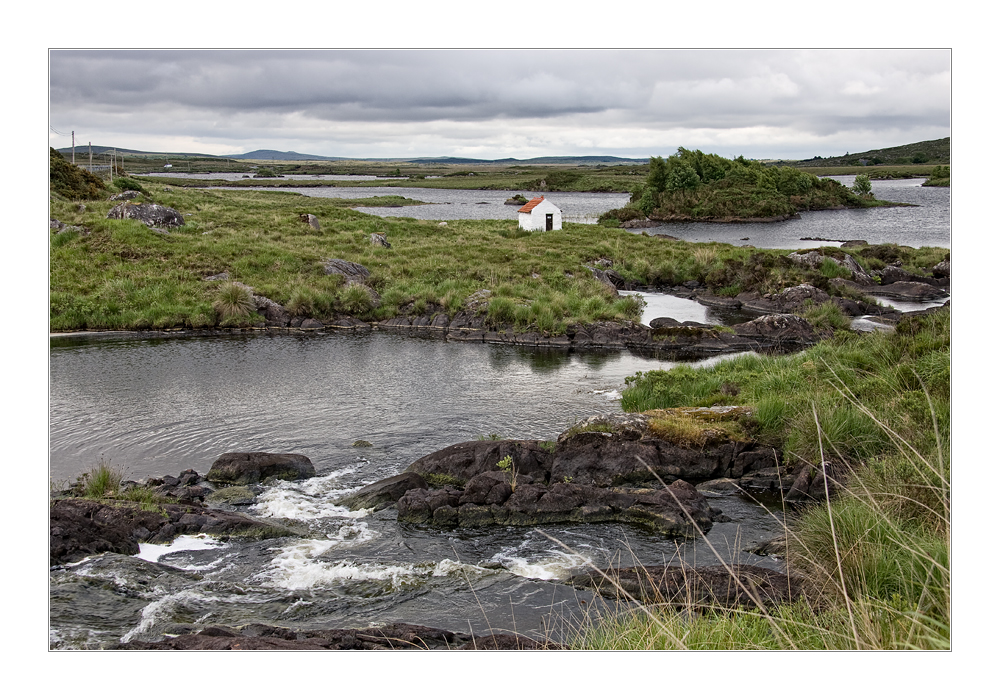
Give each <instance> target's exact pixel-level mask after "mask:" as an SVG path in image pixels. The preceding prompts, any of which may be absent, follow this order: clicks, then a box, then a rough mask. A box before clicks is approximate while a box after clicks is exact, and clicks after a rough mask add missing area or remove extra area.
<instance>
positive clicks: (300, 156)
mask: <svg viewBox="0 0 1000 700" xmlns="http://www.w3.org/2000/svg"><path fill="white" fill-rule="evenodd" d="M56 150H57V151H59V153H61V154H63V155H64V156H67V157H69V155H70V152H71V150H72V149H71V148H57V149H56ZM90 150H91V153H93V155H95V156H96V155H102V154H104V153H106V152H108V151H117V152H118V153H124V154H126V155H134V156H152V157H161V158H164V157H178V156H181V157H186V158H216V159H220V160H276V161H297V160H312V161H317V160H318V161H335V160H354V161H365V162H380V163H416V164H422V165H429V164H435V165H596V164H598V163H605V164H609V165H618V164H630V163H647V162H648V160H649V159H648V158H619V157H618V156H542V157H539V158H525V159H523V160H522V159H518V158H499V159H495V160H489V159H485V158H455V157H452V156H437V157H433V156H422V157H417V158H344V157H341V156H317V155H311V154H308V153H296V152H295V151H274V150H270V149H259V150H256V151H250V152H249V153H233V154H230V155H224V156H212V155H207V154H205V153H174V152H171V153H162V152H154V151H137V150H135V149H132V148H116V147H114V146H91V147H90ZM81 153H82V154H84V155H86V153H87V146H85V145H84V146H80V145H77V147H76V155H77V157H79V156H80V154H81Z"/></svg>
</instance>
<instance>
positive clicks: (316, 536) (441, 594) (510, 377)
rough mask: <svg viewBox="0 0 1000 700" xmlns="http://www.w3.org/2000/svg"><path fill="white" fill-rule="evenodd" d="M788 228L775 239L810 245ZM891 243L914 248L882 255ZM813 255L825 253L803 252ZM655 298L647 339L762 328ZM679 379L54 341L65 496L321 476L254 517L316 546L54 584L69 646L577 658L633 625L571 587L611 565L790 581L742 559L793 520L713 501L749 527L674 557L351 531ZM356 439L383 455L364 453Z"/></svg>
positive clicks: (527, 537)
mask: <svg viewBox="0 0 1000 700" xmlns="http://www.w3.org/2000/svg"><path fill="white" fill-rule="evenodd" d="M874 184H875V186H876V194H877V195H878V196H885V193H883V192H879V190H880V189H882V185H883V184H888V185H890V186H893V187H894V188H899V189H900V190H901V189H902V188H903V187H907V188H909V189H908V192H907V193H906V194H907V196H911V197H913V198H921V197H922V198H925V199H924V200H922V201H923V202H924V203H923V204H921V206H920V207H919V208H906V209H896V210H895V212H896V213H895V214H893V215H892V216H896V217H897V219H898V217H900V216H902V217H904V222H908V223H904V228H905V229H907V230H910V229H912V228H916V229H920V230H921V231H922V233H920V234H919V235H916V236H913V235H909V234H905V233H904V234H901V238H902V240H899V241H898V242H901V243H905V244H907V245H928V244H932V245H942V246H948V245H950V234H949V229H950V226H948V221H949V218H950V217H949V214H948V204H949V198H948V193H947V191H933V192H930V193H928V189H929V188H922V189H923V191H922V192H920V191H919V190H921V188H919V187H917V188H915V189H914V187H913V183H912V182H910V181H907V183H906V184H905V185H902V184H900V183H874ZM324 189H326V188H324ZM330 189H337V188H330ZM392 189H393V191H392V192H391V193H392V194H403V193H402V192H400V191H399V189H400V188H392ZM424 192H434V193H435V194H447V195H450V196H454V192H453V191H435V190H425V191H424ZM304 193H308V194H310V195H311V196H315V195H316V191H315V190H311V191H305V192H304ZM357 194H360V192H359V191H357V190H355V191H353V192H351V196H356V195H357ZM366 194H374V192H366ZM476 194H477V196H478V197H483V196H484V195H488V194H490V193H481V192H479V193H476ZM492 194H496V193H492ZM528 194H530V193H528ZM407 196H409V195H407ZM555 196H556V195H553V199H555ZM885 198H889V197H885ZM580 199H581V201H583V200H584V199H585V198H580ZM447 201H450V200H447ZM897 201H902V200H900V199H897ZM478 206H482V205H478ZM508 209H509V208H508ZM583 209H586V206H583ZM886 211H888V210H886ZM391 212H392V215H398V214H399V213H400V210H399V209H393V210H391ZM814 214H817V215H823V216H824V217H825V216H826V215H828V214H829V215H834V214H835V215H838V216H840V217H845V216H846V217H854V216H855V215H856V214H869V215H871V216H869V217H868V219H867V220H868V221H869V223H872V224H873V225H875V227H876V228H878V226H879V225H881V224H878V222H879V221H880V219H878V218H877V216H879V215H882V214H881V213H880V212H871V211H866V212H815V213H814ZM906 217H910V218H909V219H907V218H906ZM458 218H461V217H458ZM804 219H805V215H804ZM913 219H916V220H920V219H923V224H925V226H924V227H923V228H921V226H920V222H919V221H913ZM851 220H852V221H854V223H855V224H856V223H857V220H855V219H851ZM942 221H943V222H945V223H944V225H943V229H942V226H941V225H940V224H941V222H942ZM846 222H847V220H843V221H842V223H841V225H839V226H838V227H836V228H835V233H841V232H847V233H849V234H850V235H847V236H841V235H833V234H828V237H830V238H841V237H844V238H851V237H867V236H864V235H863V234H861V235H858V234H859V232H858V230H857V229H854V228H853V226H848V225H847V223H846ZM786 223H787V224H792V225H796V224H798V225H800V229H799V231H802V230H812V229H809V228H801V220H796V221H792V222H786ZM898 223H899V221H897V224H898ZM704 226H705V227H707V229H711V230H713V231H715V233H716V235H719V233H720V232H724V236H737V240H738V238H739V237H742V236H740V232H741V230H742V231H754V230H757V228H756V226H755V225H745V226H740V227H730V226H718V225H704ZM769 226H782V225H769ZM682 229H683V230H684V231H686V232H687V234H686V235H682V236H680V237H683V238H689V239H691V240H695V239H698V237H699V236H701V235H702V230H703V229H702V228H701V227H698V226H694V227H688V228H684V227H682ZM682 229H676V228H671V232H672V233H673V232H674V231H680V230H682ZM707 229H705V230H707ZM777 230H778V229H774V228H772V229H771V231H777ZM783 230H784V231H785V233H784V234H780V235H777V236H772V239H773V240H785V239H789V240H788V242H790V240H791V238H792V236H790V235H788V229H787V227H786V228H785V229H783ZM820 230H826V229H822V228H821V229H820ZM675 235H676V234H675ZM743 235H746V234H743ZM804 235H808V234H804ZM795 238H796V239H797V236H796V237H795ZM883 238H887V239H888V240H894V239H895V238H897V237H894V236H888V237H886V236H874V235H873V236H870V237H869V239H870V240H872V242H881V240H882V239H883ZM804 245H821V244H820V243H813V244H800V243H797V242H796V243H794V244H790V245H788V246H787V247H791V248H796V247H801V246H804ZM645 296H646V299H647V309H646V313H645V314H644V316H643V322H645V323H648V322H649V320H650V319H651V318H653V317H656V316H671V317H673V318H675V319H677V320H679V321H688V320H692V321H699V322H708V323H716V324H723V325H729V324H732V323H738V322H739V321H740V320H745V319H739V318H733V317H731V316H720V315H719V314H720V313H722V312H720V311H719V310H716V309H709V308H706V307H703V306H701V305H699V304H697V303H696V302H693V301H688V300H684V299H678V298H676V297H669V296H667V295H662V294H647V295H645ZM888 303H890V304H892V303H893V302H888ZM924 306H928V305H924ZM905 310H912V309H911V308H907V309H905ZM717 361H718V358H714V359H712V360H705V361H701V362H699V363H695V364H706V363H710V362H717ZM676 364H678V363H676V362H670V361H665V360H660V359H658V358H655V357H642V356H639V355H636V354H632V353H629V352H617V351H615V352H587V353H584V352H563V351H546V350H535V349H528V348H521V347H515V346H508V345H487V344H480V343H460V342H446V341H441V340H423V339H416V338H409V337H404V336H400V335H394V334H391V333H386V332H379V331H373V332H366V333H358V334H352V333H335V332H329V333H325V332H320V333H316V334H314V335H310V336H298V335H277V336H267V335H258V336H250V337H211V338H203V337H187V338H177V339H169V340H164V339H136V338H134V337H130V336H128V335H121V336H118V335H115V334H69V335H65V336H58V337H57V336H54V337H53V338H52V339H51V342H50V354H49V370H50V393H49V406H50V409H49V421H50V423H49V440H50V442H49V450H50V453H49V454H50V456H49V473H50V478H51V480H52V482H53V483H54V484H56V485H59V484H65V483H67V482H68V481H70V480H72V479H73V478H75V477H76V476H77V475H78V474H80V473H81V472H83V471H85V470H87V469H89V468H91V467H93V466H94V465H96V464H97V463H98V461H99V460H101V459H104V460H107V461H108V462H110V463H112V464H114V465H120V466H122V467H124V469H125V470H126V472H127V476H128V477H129V478H131V479H141V478H143V477H147V476H163V475H166V474H170V475H177V474H179V473H180V472H181V471H182V470H184V469H194V470H196V471H197V472H199V473H200V474H205V473H206V472H207V471H208V469H209V467H210V466H211V464H212V462H213V461H214V460H215V459H216V458H217V457H218V456H219V455H221V454H222V453H224V452H230V451H267V452H297V453H301V454H304V455H306V456H308V457H309V458H310V459H311V460H312V462H313V464H314V465H315V467H316V470H317V476H316V477H315V478H312V479H309V480H306V481H302V482H280V483H278V484H276V485H273V486H271V487H269V488H268V489H267V490H266V491H265V492H264V493H263V494H262V495H261V496H260V497H258V499H257V502H256V504H254V505H253V506H248V507H245V508H244V510H246V511H247V512H248V513H250V514H251V515H254V516H258V517H263V518H273V519H277V520H279V521H280V522H282V523H285V524H290V525H293V526H295V527H296V528H298V529H299V530H300V531H302V532H303V533H304V534H303V535H302V536H299V537H288V538H281V539H275V540H265V541H260V542H228V543H222V542H218V541H214V540H212V539H210V538H193V537H180V538H178V539H177V540H175V541H174V543H173V544H172V545H170V546H151V545H143V546H142V551H141V552H140V554H139V555H137V556H131V557H130V556H124V555H118V554H102V555H99V556H95V557H90V558H88V559H85V560H84V561H82V562H79V563H76V564H72V565H68V566H57V567H53V568H52V570H51V571H50V590H49V593H50V597H49V601H50V627H49V637H50V646H51V647H52V648H100V647H102V646H106V645H109V644H114V643H116V642H119V641H129V640H132V639H139V640H150V641H152V640H156V639H160V638H162V637H163V635H165V634H181V633H184V632H187V631H192V630H197V629H200V628H201V627H204V626H207V625H211V624H215V625H231V626H237V625H244V624H249V623H254V622H260V623H265V624H271V625H278V626H283V627H291V628H301V629H305V628H313V629H324V628H334V627H339V628H350V627H357V628H360V627H369V626H373V625H379V624H384V623H390V622H408V623H413V624H421V625H428V626H433V627H442V628H446V629H450V630H453V631H456V632H472V633H474V634H477V635H478V634H486V633H489V632H490V631H495V632H498V631H513V632H517V633H521V634H527V635H529V636H536V637H540V636H548V637H550V638H553V639H567V638H570V637H571V636H572V634H573V630H574V629H575V626H576V625H578V624H579V623H580V622H581V621H582V620H584V619H586V618H587V616H588V615H593V614H613V609H611V608H609V607H608V606H609V605H611V604H609V603H604V602H602V601H600V600H595V597H594V596H593V595H592V594H590V593H588V592H585V591H578V590H576V589H573V588H571V587H569V586H567V585H565V584H564V583H561V582H560V581H561V580H564V579H565V578H567V577H568V576H570V575H572V574H576V573H582V572H584V571H586V570H587V569H588V568H589V567H590V566H591V565H595V566H599V567H604V566H609V565H615V566H631V565H635V564H643V565H657V564H664V563H670V562H676V561H678V560H680V559H683V560H684V561H686V562H688V563H691V564H695V563H696V564H698V565H709V564H715V563H717V558H716V553H718V554H719V555H720V556H721V557H723V558H724V559H727V560H729V561H735V560H739V561H741V562H747V563H752V564H757V565H760V566H766V567H770V568H775V569H779V568H780V566H781V563H780V562H779V561H778V560H775V559H772V558H769V557H760V556H757V555H754V554H749V553H747V552H746V551H744V550H745V549H746V548H748V547H749V546H750V545H753V544H755V543H758V542H761V541H765V540H768V539H771V538H772V537H774V536H775V535H777V534H778V533H779V531H780V519H781V505H780V503H769V504H760V503H757V502H754V501H753V500H751V499H748V498H743V497H739V496H725V497H713V498H712V505H713V506H714V507H716V508H719V509H720V510H722V512H723V513H724V514H726V515H727V516H729V517H730V518H731V522H718V523H716V524H715V525H714V526H713V527H712V529H711V530H710V532H709V533H708V536H707V538H706V539H707V541H706V540H701V541H694V540H687V541H683V540H676V541H675V540H670V539H665V538H663V537H661V536H656V535H652V534H650V533H647V532H645V531H643V530H641V529H638V528H634V527H630V526H624V525H620V524H603V525H565V526H552V527H546V528H544V531H542V530H536V529H532V528H517V527H505V528H491V529H482V530H476V529H456V530H437V529H434V528H432V527H428V526H417V525H403V524H399V523H397V522H396V511H395V509H394V508H388V509H385V510H381V511H376V512H370V511H355V512H350V511H347V510H346V509H344V508H341V507H338V506H336V505H334V501H335V500H336V499H338V498H339V497H341V496H343V495H344V494H347V493H350V492H351V491H354V490H356V489H358V488H360V487H362V486H364V485H366V484H370V483H372V482H374V481H377V480H379V479H382V478H385V477H388V476H392V475H394V474H397V473H399V472H401V471H403V470H404V469H405V468H406V467H407V466H408V465H409V464H410V463H412V462H413V461H414V460H416V459H417V458H419V457H422V456H424V455H427V454H429V453H431V452H433V451H435V450H438V449H441V448H443V447H446V446H448V445H451V444H454V443H457V442H462V441H465V440H475V439H477V438H478V437H479V436H489V435H500V436H503V437H508V438H538V439H543V440H554V439H555V438H556V436H557V435H558V434H559V433H560V432H562V431H563V430H565V429H566V428H568V427H569V426H570V425H571V424H572V423H573V422H574V421H575V420H577V419H580V418H583V417H585V416H588V415H593V414H596V413H602V412H611V411H618V410H620V407H619V403H618V399H619V398H620V396H621V391H622V389H624V386H625V385H624V380H625V378H626V377H628V376H630V375H632V374H634V373H636V372H639V371H643V372H645V371H648V370H652V369H667V368H670V367H672V366H675V365H676ZM356 440H366V441H368V442H370V443H372V445H373V446H372V447H364V448H360V447H353V446H352V445H353V443H354V442H355V441H356ZM772 511H773V512H772ZM554 540H558V543H557V542H556V541H554ZM595 611H596V612H595Z"/></svg>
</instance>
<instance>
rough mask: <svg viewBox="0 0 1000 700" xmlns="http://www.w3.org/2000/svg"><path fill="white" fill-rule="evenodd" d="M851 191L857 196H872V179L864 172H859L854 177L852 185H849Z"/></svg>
mask: <svg viewBox="0 0 1000 700" xmlns="http://www.w3.org/2000/svg"><path fill="white" fill-rule="evenodd" d="M851 191H852V192H854V193H855V194H856V195H858V196H859V197H865V198H870V197H872V196H873V195H872V181H871V178H870V177H868V176H867V175H865V174H864V173H859V174H858V175H856V176H855V177H854V185H853V186H852V187H851Z"/></svg>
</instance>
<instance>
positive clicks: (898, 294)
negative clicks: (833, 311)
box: [830, 279, 951, 301]
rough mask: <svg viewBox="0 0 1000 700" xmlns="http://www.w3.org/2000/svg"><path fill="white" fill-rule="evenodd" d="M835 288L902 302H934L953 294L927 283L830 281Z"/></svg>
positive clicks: (944, 288) (945, 288) (946, 289)
mask: <svg viewBox="0 0 1000 700" xmlns="http://www.w3.org/2000/svg"><path fill="white" fill-rule="evenodd" d="M830 284H831V286H833V287H842V286H846V287H851V288H852V289H854V290H855V291H856V292H860V293H861V294H868V295H872V296H881V297H886V298H889V299H899V300H901V301H934V300H935V299H944V298H945V297H947V296H948V295H949V294H950V293H951V292H950V291H949V290H948V288H947V287H941V286H937V285H931V284H927V283H926V282H893V283H892V284H886V285H871V286H865V285H859V284H855V283H853V282H851V281H849V280H840V279H835V280H831V281H830Z"/></svg>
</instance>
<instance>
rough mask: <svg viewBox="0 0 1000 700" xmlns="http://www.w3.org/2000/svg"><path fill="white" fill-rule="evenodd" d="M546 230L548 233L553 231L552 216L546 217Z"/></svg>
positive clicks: (547, 215)
mask: <svg viewBox="0 0 1000 700" xmlns="http://www.w3.org/2000/svg"><path fill="white" fill-rule="evenodd" d="M545 230H546V231H551V230H552V214H546V215H545Z"/></svg>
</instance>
